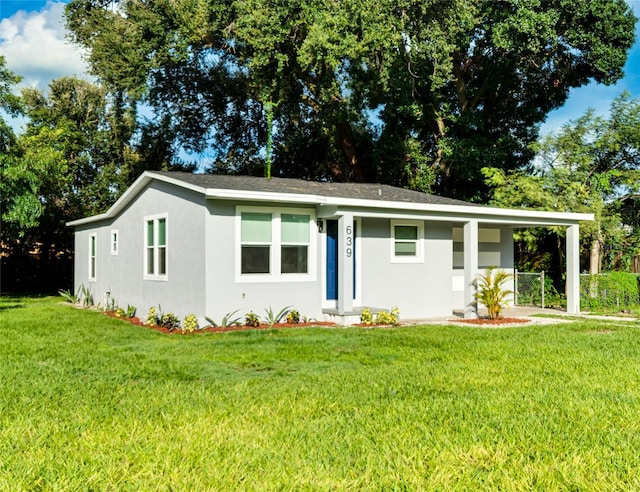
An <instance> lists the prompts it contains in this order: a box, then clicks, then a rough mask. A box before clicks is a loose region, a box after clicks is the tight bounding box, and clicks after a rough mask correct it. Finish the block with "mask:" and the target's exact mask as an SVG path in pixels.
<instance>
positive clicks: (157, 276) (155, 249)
mask: <svg viewBox="0 0 640 492" xmlns="http://www.w3.org/2000/svg"><path fill="white" fill-rule="evenodd" d="M168 215H169V214H167V213H162V214H155V215H147V216H145V217H144V220H143V221H142V227H143V229H144V232H143V237H144V243H143V248H142V249H143V251H144V253H143V256H144V258H143V261H144V263H143V267H142V268H143V270H142V271H143V272H144V274H143V278H144V280H164V281H166V280H168V279H169V218H168ZM162 219H164V233H165V235H164V238H165V244H164V249H165V257H164V258H165V263H164V273H162V274H161V273H156V272H157V270H158V265H159V264H160V247H159V245H158V222H159V221H160V220H162ZM151 221H153V224H154V226H153V235H154V238H153V246H151V247H149V246H148V244H149V242H148V237H147V234H148V228H147V224H148V223H149V222H151ZM150 251H151V252H152V253H151V254H153V267H154V268H153V269H154V271H153V273H149V272H148V271H147V265H148V260H149V252H150Z"/></svg>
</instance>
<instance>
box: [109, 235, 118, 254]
mask: <svg viewBox="0 0 640 492" xmlns="http://www.w3.org/2000/svg"><path fill="white" fill-rule="evenodd" d="M109 244H110V246H109V247H110V248H111V255H112V256H117V255H118V251H119V250H120V231H118V229H111V232H110V234H109Z"/></svg>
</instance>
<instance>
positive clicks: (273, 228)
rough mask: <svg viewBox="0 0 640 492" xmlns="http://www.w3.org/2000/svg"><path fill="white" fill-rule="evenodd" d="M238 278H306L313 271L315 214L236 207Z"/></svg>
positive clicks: (300, 211)
mask: <svg viewBox="0 0 640 492" xmlns="http://www.w3.org/2000/svg"><path fill="white" fill-rule="evenodd" d="M237 216H238V219H239V230H240V234H239V244H240V251H239V260H238V263H239V278H240V279H244V280H252V279H253V280H256V281H258V280H262V281H263V280H273V281H278V280H282V281H284V280H292V279H293V280H295V279H304V280H309V279H311V278H312V276H313V275H314V274H315V272H314V271H313V270H314V269H313V265H314V263H313V261H314V258H315V248H314V247H313V242H312V235H313V231H314V226H315V217H314V216H313V214H312V213H311V212H310V211H306V210H300V209H279V210H266V209H263V208H256V207H239V208H238V211H237Z"/></svg>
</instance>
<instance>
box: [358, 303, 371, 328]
mask: <svg viewBox="0 0 640 492" xmlns="http://www.w3.org/2000/svg"><path fill="white" fill-rule="evenodd" d="M360 323H362V324H363V325H371V324H373V313H372V312H371V309H369V308H367V307H366V308H364V309H363V310H362V313H360Z"/></svg>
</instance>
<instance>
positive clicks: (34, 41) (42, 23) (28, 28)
mask: <svg viewBox="0 0 640 492" xmlns="http://www.w3.org/2000/svg"><path fill="white" fill-rule="evenodd" d="M63 14H64V3H61V2H47V4H46V5H45V6H44V8H43V9H42V10H41V11H39V12H25V11H24V10H21V11H18V12H16V13H15V14H14V15H13V16H11V17H9V18H6V19H2V21H0V54H2V55H3V56H4V57H5V59H6V61H7V68H9V69H10V70H11V71H12V72H14V73H16V74H18V75H21V76H22V77H23V78H24V80H23V83H22V85H27V86H33V87H37V88H39V89H46V87H47V86H48V84H49V82H51V80H53V79H56V78H59V77H61V76H63V75H76V76H78V77H83V78H88V76H87V65H86V63H85V62H84V61H83V60H82V52H81V50H80V48H78V47H77V46H75V45H73V44H71V43H70V42H69V41H68V40H67V39H66V38H65V36H66V33H67V31H66V29H65V25H64V17H63Z"/></svg>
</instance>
